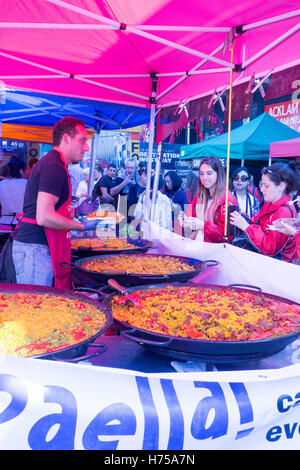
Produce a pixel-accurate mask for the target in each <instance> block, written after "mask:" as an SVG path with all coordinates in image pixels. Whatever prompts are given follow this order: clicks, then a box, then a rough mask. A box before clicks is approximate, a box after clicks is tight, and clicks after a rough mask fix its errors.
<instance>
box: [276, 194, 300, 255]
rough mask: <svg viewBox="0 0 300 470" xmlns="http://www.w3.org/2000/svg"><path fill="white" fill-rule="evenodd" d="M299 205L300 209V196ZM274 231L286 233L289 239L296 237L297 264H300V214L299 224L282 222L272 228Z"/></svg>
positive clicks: (299, 198)
mask: <svg viewBox="0 0 300 470" xmlns="http://www.w3.org/2000/svg"><path fill="white" fill-rule="evenodd" d="M297 205H298V207H299V209H300V196H299V197H298V200H297ZM271 229H272V230H276V231H277V232H281V233H284V234H285V235H288V236H289V237H295V244H296V253H297V257H298V260H297V264H300V218H299V214H298V222H297V224H295V225H292V224H289V223H287V222H284V220H281V221H280V223H278V224H276V227H274V226H271Z"/></svg>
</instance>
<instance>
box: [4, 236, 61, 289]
mask: <svg viewBox="0 0 300 470" xmlns="http://www.w3.org/2000/svg"><path fill="white" fill-rule="evenodd" d="M12 257H13V262H14V266H15V271H16V278H17V284H33V285H39V286H52V285H53V278H54V272H53V264H52V259H51V256H50V250H49V247H48V246H47V245H40V244H37V243H22V242H18V241H16V240H14V242H13V247H12Z"/></svg>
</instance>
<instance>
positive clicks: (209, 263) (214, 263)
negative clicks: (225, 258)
mask: <svg viewBox="0 0 300 470" xmlns="http://www.w3.org/2000/svg"><path fill="white" fill-rule="evenodd" d="M203 263H204V264H205V266H206V267H207V268H211V267H212V266H217V265H218V264H219V261H216V260H215V259H207V260H205V261H203Z"/></svg>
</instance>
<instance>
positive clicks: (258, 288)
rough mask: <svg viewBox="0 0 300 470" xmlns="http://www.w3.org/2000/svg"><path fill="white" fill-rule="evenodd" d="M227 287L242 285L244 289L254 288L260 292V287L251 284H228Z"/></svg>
mask: <svg viewBox="0 0 300 470" xmlns="http://www.w3.org/2000/svg"><path fill="white" fill-rule="evenodd" d="M228 287H244V288H245V289H256V290H258V291H259V292H262V289H261V288H260V287H258V286H252V285H250V284H228Z"/></svg>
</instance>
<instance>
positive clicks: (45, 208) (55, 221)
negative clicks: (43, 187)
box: [36, 191, 84, 231]
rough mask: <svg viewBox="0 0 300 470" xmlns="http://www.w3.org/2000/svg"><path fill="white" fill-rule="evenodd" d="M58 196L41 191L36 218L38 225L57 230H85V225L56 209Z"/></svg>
mask: <svg viewBox="0 0 300 470" xmlns="http://www.w3.org/2000/svg"><path fill="white" fill-rule="evenodd" d="M57 202H58V197H56V196H53V195H52V194H50V193H45V192H42V191H40V192H39V193H38V197H37V205H36V220H37V223H38V225H41V226H42V227H46V228H54V229H56V230H67V231H69V230H80V231H83V230H84V225H83V224H81V223H79V222H76V221H75V220H72V219H69V218H68V217H65V216H63V215H61V214H59V213H58V212H56V210H55V205H56V204H57Z"/></svg>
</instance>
